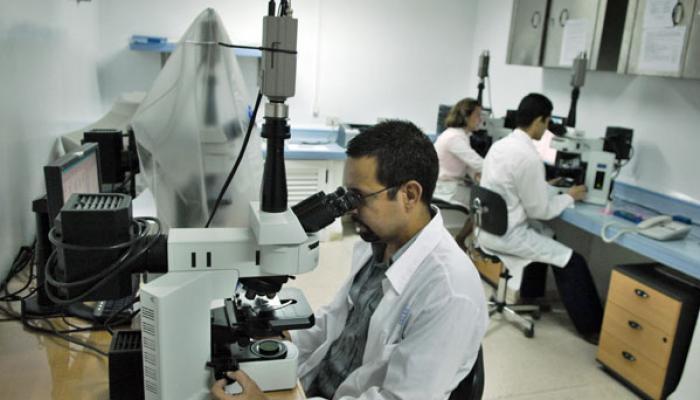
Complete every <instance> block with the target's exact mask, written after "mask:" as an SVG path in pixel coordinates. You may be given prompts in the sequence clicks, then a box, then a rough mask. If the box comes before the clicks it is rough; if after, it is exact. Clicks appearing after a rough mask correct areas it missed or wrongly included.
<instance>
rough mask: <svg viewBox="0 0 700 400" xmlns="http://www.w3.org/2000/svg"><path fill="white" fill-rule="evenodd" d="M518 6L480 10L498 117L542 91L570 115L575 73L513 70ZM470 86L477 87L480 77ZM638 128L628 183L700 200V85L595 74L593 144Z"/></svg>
mask: <svg viewBox="0 0 700 400" xmlns="http://www.w3.org/2000/svg"><path fill="white" fill-rule="evenodd" d="M511 11H512V1H506V0H498V1H491V0H479V1H478V7H477V9H476V12H477V15H478V18H477V23H476V35H475V42H474V43H475V45H474V49H475V53H474V55H473V57H472V71H475V68H476V66H477V64H478V53H479V52H481V50H483V49H489V50H490V52H491V65H490V71H489V72H490V78H491V80H492V81H493V85H492V89H493V94H492V98H493V101H494V109H495V111H496V114H497V115H499V116H500V115H503V114H504V113H505V110H506V109H508V108H510V109H515V108H517V106H518V103H519V101H520V99H521V98H522V97H523V96H524V95H525V94H527V93H529V92H541V93H543V94H545V95H546V96H548V97H549V98H550V99H551V100H552V102H553V103H554V113H555V114H557V115H563V116H566V115H567V114H568V110H569V102H570V96H571V87H570V86H569V79H570V75H571V72H570V71H569V70H559V69H542V68H536V67H523V66H514V65H506V64H505V59H506V51H507V45H508V33H509V25H510V18H511ZM470 82H471V83H470V86H473V85H476V83H477V77H476V76H473V77H472V78H471V80H470ZM615 125H616V126H626V127H630V128H633V129H634V147H635V155H634V160H633V161H632V162H631V163H630V164H629V165H628V166H627V167H625V169H623V171H622V173H621V179H623V180H624V181H627V182H631V183H635V184H637V185H639V186H642V187H646V188H648V189H651V190H653V191H656V192H661V193H666V194H669V195H672V196H675V197H679V198H684V199H688V200H694V201H700V180H698V177H697V171H698V167H700V163H698V161H697V160H698V150H699V149H700V135H699V134H698V126H700V80H685V79H672V78H658V77H646V76H631V75H617V74H614V73H607V72H589V73H588V74H587V75H586V83H585V86H584V87H583V88H581V95H580V98H579V102H578V109H577V128H579V129H583V130H584V131H586V135H587V136H590V137H599V136H603V135H604V134H605V128H606V127H607V126H615Z"/></svg>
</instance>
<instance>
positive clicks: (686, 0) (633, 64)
mask: <svg viewBox="0 0 700 400" xmlns="http://www.w3.org/2000/svg"><path fill="white" fill-rule="evenodd" d="M655 3H656V2H655V0H639V4H638V5H637V16H636V19H635V24H634V33H633V35H632V46H631V48H630V57H629V64H628V67H627V73H630V74H639V75H655V76H671V77H680V76H681V71H682V70H683V63H684V61H685V60H686V57H685V54H686V50H687V48H688V37H689V33H690V30H691V21H692V19H693V10H694V9H695V0H678V2H677V3H676V4H675V6H673V8H672V9H670V10H669V11H668V18H667V19H666V18H651V19H649V20H648V19H647V17H646V16H647V14H648V13H647V8H648V7H653V6H654V4H655ZM659 20H661V21H662V22H664V21H667V22H665V24H666V26H659V22H658V21H659ZM696 45H697V44H696ZM694 51H697V50H695V49H694ZM696 54H697V53H696ZM696 57H697V55H696Z"/></svg>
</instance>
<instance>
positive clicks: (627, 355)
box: [622, 351, 637, 361]
mask: <svg viewBox="0 0 700 400" xmlns="http://www.w3.org/2000/svg"><path fill="white" fill-rule="evenodd" d="M622 357H625V360H627V361H637V357H635V356H633V355H632V353H628V352H626V351H623V352H622Z"/></svg>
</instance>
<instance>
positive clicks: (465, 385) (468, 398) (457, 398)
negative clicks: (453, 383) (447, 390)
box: [449, 347, 484, 400]
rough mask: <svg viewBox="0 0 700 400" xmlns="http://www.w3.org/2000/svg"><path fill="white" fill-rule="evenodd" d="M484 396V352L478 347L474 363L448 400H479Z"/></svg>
mask: <svg viewBox="0 0 700 400" xmlns="http://www.w3.org/2000/svg"><path fill="white" fill-rule="evenodd" d="M483 394H484V351H483V349H482V348H481V347H480V348H479V355H478V356H477V357H476V362H475V363H474V366H473V367H472V370H471V371H469V374H467V376H466V377H464V379H462V382H460V383H459V385H457V388H455V390H453V391H452V394H450V398H449V400H481V396H483Z"/></svg>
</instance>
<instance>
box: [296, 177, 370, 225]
mask: <svg viewBox="0 0 700 400" xmlns="http://www.w3.org/2000/svg"><path fill="white" fill-rule="evenodd" d="M361 202H362V196H361V195H360V194H358V193H356V192H353V191H346V190H345V189H343V188H342V187H339V188H338V189H336V190H335V192H333V193H329V194H325V193H324V192H323V191H321V192H318V193H316V194H314V195H312V196H310V197H308V198H307V199H305V200H303V201H301V202H300V203H299V204H297V205H295V206H294V207H292V211H293V212H294V214H295V215H296V216H297V218H298V219H299V222H300V223H301V226H302V227H303V228H304V231H306V232H309V233H313V232H318V231H319V230H321V229H323V228H325V227H326V226H328V225H330V224H331V223H332V222H333V221H334V220H335V219H336V218H338V217H340V216H342V215H344V214H347V213H348V212H350V211H352V210H354V209H356V208H357V207H358V206H359V205H360V203H361Z"/></svg>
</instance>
